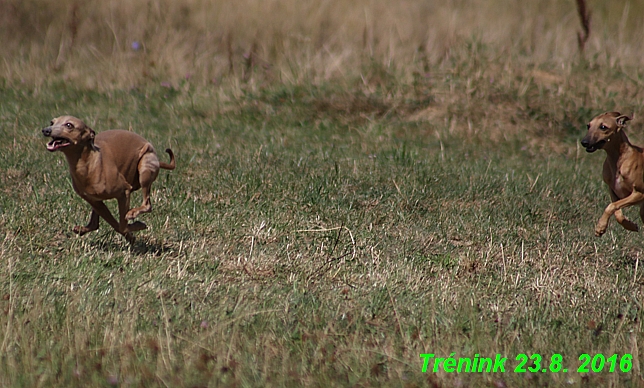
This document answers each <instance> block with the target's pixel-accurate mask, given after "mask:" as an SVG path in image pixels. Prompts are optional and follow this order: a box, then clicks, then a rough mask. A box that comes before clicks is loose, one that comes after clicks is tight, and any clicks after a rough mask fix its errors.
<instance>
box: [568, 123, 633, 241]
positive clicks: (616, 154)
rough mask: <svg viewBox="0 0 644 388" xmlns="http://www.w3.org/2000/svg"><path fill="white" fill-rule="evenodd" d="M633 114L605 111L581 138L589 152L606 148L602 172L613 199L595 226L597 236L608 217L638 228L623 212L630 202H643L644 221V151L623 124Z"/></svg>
mask: <svg viewBox="0 0 644 388" xmlns="http://www.w3.org/2000/svg"><path fill="white" fill-rule="evenodd" d="M629 120H631V117H628V116H626V115H622V114H620V113H619V112H607V113H602V114H600V115H599V116H597V117H595V118H593V119H592V120H591V121H590V123H588V133H587V134H586V136H585V137H584V138H583V139H582V140H581V145H582V146H584V147H585V148H586V151H587V152H595V151H596V150H598V149H600V148H601V149H603V150H604V151H606V160H605V161H604V170H603V173H602V176H603V178H604V182H605V183H606V184H607V185H608V188H609V189H610V198H611V201H612V202H611V203H610V204H609V205H608V206H607V207H606V209H605V210H604V214H602V216H601V218H600V219H599V221H598V222H597V226H595V236H597V237H599V236H601V235H603V234H604V233H606V228H607V227H608V221H609V220H610V217H611V216H612V215H613V214H615V219H616V220H617V222H618V223H619V224H620V225H622V226H623V227H624V228H625V229H627V230H630V231H633V232H637V230H638V227H637V225H636V224H635V223H633V222H632V221H630V220H629V219H628V218H626V217H625V216H624V215H623V214H622V209H623V208H625V207H628V206H633V205H639V206H640V218H641V219H642V221H644V206H642V205H644V151H643V150H642V148H640V147H637V146H635V145H633V144H631V142H630V141H629V140H628V137H627V136H626V133H625V132H624V127H626V123H627V122H628V121H629Z"/></svg>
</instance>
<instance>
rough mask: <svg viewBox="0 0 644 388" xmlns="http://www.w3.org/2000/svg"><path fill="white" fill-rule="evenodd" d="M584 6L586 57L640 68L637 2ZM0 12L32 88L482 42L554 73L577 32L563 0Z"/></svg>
mask: <svg viewBox="0 0 644 388" xmlns="http://www.w3.org/2000/svg"><path fill="white" fill-rule="evenodd" d="M588 7H589V8H590V10H591V11H592V19H591V26H592V33H591V36H590V40H589V42H588V43H587V47H586V54H585V55H586V57H587V58H589V59H591V60H592V62H593V63H596V64H603V65H610V66H613V65H617V66H619V65H633V66H637V65H641V63H642V56H641V55H640V53H641V52H642V48H643V47H642V45H643V43H642V42H643V41H644V39H643V38H644V27H643V26H642V23H641V15H642V12H644V4H642V3H641V2H638V1H628V0H616V1H611V2H605V1H599V0H598V1H589V2H588ZM0 15H2V16H0V18H1V19H0V21H1V22H2V28H0V39H2V42H3V44H2V47H1V48H0V54H1V55H2V57H3V58H4V60H3V63H2V68H1V69H2V74H3V75H4V77H3V78H5V79H6V80H11V82H24V83H26V84H28V85H34V84H35V85H39V84H42V83H47V82H51V80H52V78H55V77H54V76H56V77H60V78H62V79H64V80H65V81H66V82H73V83H74V84H75V85H77V86H79V87H90V88H99V89H112V88H129V87H136V86H141V85H144V84H146V83H147V82H149V81H150V80H153V81H156V82H172V83H174V84H176V83H177V82H180V81H181V80H183V79H185V78H186V77H190V78H191V79H192V80H193V82H196V83H198V84H200V85H209V84H211V83H218V82H221V81H222V80H226V79H231V78H233V79H234V80H235V81H236V82H239V81H240V80H242V81H252V82H253V83H256V84H260V85H261V84H263V83H266V82H268V83H270V82H282V83H301V82H322V81H328V80H330V79H334V80H338V79H339V80H344V79H346V78H348V77H352V76H356V75H359V74H361V72H362V71H363V69H364V67H365V66H368V65H369V64H370V63H371V61H374V62H376V63H377V64H379V65H380V66H384V67H386V68H387V69H389V70H395V72H396V73H397V74H400V75H401V76H406V77H409V76H410V75H411V74H412V73H413V72H415V71H416V72H423V71H426V70H427V69H428V68H429V67H434V66H437V65H441V64H442V65H446V66H447V67H451V65H450V58H452V57H453V56H454V55H455V51H458V50H460V49H461V47H462V46H463V44H464V43H465V42H472V41H476V42H480V43H482V44H484V45H489V47H490V50H491V52H492V57H493V58H495V60H494V61H493V62H496V63H497V64H501V65H502V64H504V63H517V64H520V63H522V62H523V63H529V64H531V65H533V66H549V67H556V68H561V67H562V66H564V67H565V65H566V64H568V63H570V61H572V60H574V59H575V58H577V56H578V48H577V38H576V34H577V32H578V31H580V29H581V27H580V23H579V20H578V15H577V11H576V8H575V3H574V1H572V0H570V1H561V0H539V1H530V2H521V3H519V2H516V1H510V0H493V1H485V0H468V1H465V0H457V1H417V0H402V1H396V2H388V1H377V0H368V1H367V0H357V1H351V2H344V1H335V0H313V1H304V2H302V1H295V0H293V1H288V0H268V1H254V0H240V1H220V2H211V1H199V0H185V1H169V0H165V1H164V0H150V1H138V0H137V1H125V0H113V1H109V2H105V1H74V0H61V1H58V2H47V1H39V0H25V1H22V0H3V1H2V2H1V3H0ZM560 71H561V70H560ZM568 71H569V70H568ZM563 72H564V73H565V72H566V70H565V69H564V70H563ZM231 76H232V77H231Z"/></svg>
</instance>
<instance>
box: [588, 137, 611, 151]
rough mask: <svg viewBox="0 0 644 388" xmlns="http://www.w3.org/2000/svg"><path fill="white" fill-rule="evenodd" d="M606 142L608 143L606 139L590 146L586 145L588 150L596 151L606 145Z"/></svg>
mask: <svg viewBox="0 0 644 388" xmlns="http://www.w3.org/2000/svg"><path fill="white" fill-rule="evenodd" d="M604 144H606V140H600V141H598V142H597V143H595V144H592V145H589V146H588V147H586V152H595V151H597V150H599V149H601V148H602V147H603V146H604Z"/></svg>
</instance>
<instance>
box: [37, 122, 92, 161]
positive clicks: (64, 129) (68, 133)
mask: <svg viewBox="0 0 644 388" xmlns="http://www.w3.org/2000/svg"><path fill="white" fill-rule="evenodd" d="M42 134H43V135H45V136H47V137H51V138H52V140H51V141H50V142H49V143H47V150H48V151H51V152H54V151H58V150H61V151H62V152H65V151H66V150H71V149H74V148H76V147H86V146H89V147H91V148H92V149H93V148H95V146H94V137H95V136H96V133H95V132H94V130H93V129H92V128H90V127H88V126H87V125H85V123H84V122H83V121H82V120H80V119H77V118H76V117H73V116H60V117H57V118H55V119H53V120H52V121H51V123H50V125H49V126H48V127H46V128H43V129H42Z"/></svg>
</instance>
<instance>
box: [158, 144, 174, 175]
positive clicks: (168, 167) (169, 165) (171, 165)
mask: <svg viewBox="0 0 644 388" xmlns="http://www.w3.org/2000/svg"><path fill="white" fill-rule="evenodd" d="M165 152H167V153H168V155H170V163H164V162H159V167H161V168H165V169H166V170H174V168H175V167H176V166H177V164H176V163H175V162H174V152H172V150H171V149H170V148H166V149H165Z"/></svg>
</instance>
